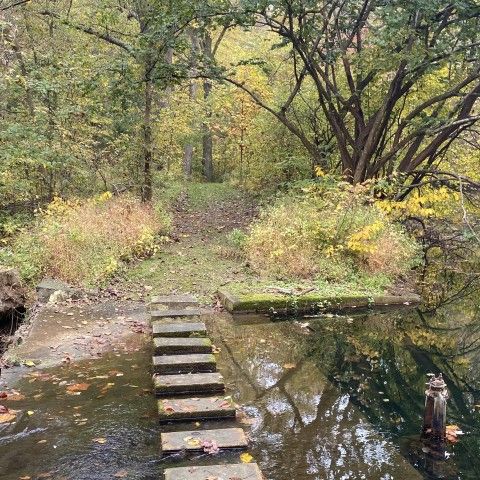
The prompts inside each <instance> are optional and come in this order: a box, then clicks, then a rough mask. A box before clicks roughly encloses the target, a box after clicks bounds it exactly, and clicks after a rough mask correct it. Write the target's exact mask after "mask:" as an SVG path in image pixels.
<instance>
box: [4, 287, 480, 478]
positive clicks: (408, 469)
mask: <svg viewBox="0 0 480 480" xmlns="http://www.w3.org/2000/svg"><path fill="white" fill-rule="evenodd" d="M208 321H209V329H210V331H211V332H212V335H211V336H212V338H213V340H214V343H215V344H216V345H217V346H218V347H220V349H221V352H220V354H219V367H220V370H221V372H222V373H223V375H224V377H225V379H226V381H227V386H228V390H229V391H228V394H231V395H232V396H233V397H234V399H235V400H236V401H237V402H238V404H240V405H242V406H243V412H244V415H243V416H242V418H241V421H242V423H243V425H242V426H243V427H244V428H245V429H246V430H247V431H248V433H249V435H250V438H251V448H250V450H249V451H250V452H251V454H252V455H253V457H254V458H255V461H257V462H258V463H259V464H260V467H261V468H262V470H263V472H264V474H265V476H266V478H267V479H268V480H324V479H332V480H340V479H368V480H376V479H378V480H380V479H381V480H389V479H395V480H397V479H398V480H403V479H408V480H410V479H412V480H414V479H422V478H431V479H440V478H442V479H462V480H467V479H468V480H470V479H471V480H473V479H476V480H477V479H478V478H480V448H479V447H480V421H479V419H480V406H479V404H480V398H479V397H480V370H479V368H478V359H479V352H480V313H479V309H478V305H477V301H476V297H475V296H472V297H470V298H465V299H462V300H459V301H457V302H455V303H451V304H449V305H448V306H446V307H444V308H443V309H440V310H439V311H437V312H436V314H435V315H433V314H432V315H427V314H423V315H422V314H420V313H419V312H417V311H416V310H400V311H399V310H397V311H389V312H385V313H381V314H380V313H379V314H369V315H366V314H357V315H355V316H338V317H337V316H325V317H321V318H318V319H302V320H300V321H295V320H293V319H289V320H286V321H276V322H272V321H270V320H269V319H268V318H266V317H240V318H235V319H232V318H231V317H229V316H227V315H217V316H215V317H213V316H212V317H211V318H210V319H208ZM306 322H308V323H309V326H307V325H306V324H305V323H306ZM150 361H151V360H150V351H149V348H148V347H145V349H144V350H142V351H139V352H136V353H130V354H116V355H114V354H112V355H110V356H107V357H104V359H102V360H96V361H89V362H80V363H78V364H71V365H66V366H63V367H59V368H55V369H50V370H44V371H41V374H39V373H38V372H35V371H31V370H29V371H27V372H26V375H25V376H24V377H23V378H21V379H20V380H19V381H18V383H17V385H16V388H17V390H18V391H19V392H20V393H21V394H22V395H24V396H25V399H23V400H22V399H21V400H18V401H15V402H9V403H8V406H9V407H10V408H14V409H16V410H18V414H17V420H16V422H14V423H10V424H2V425H0V478H1V479H2V480H18V479H20V478H25V479H27V478H31V479H32V480H34V479H41V478H51V479H56V480H74V479H75V480H77V479H78V480H90V479H91V480H99V479H110V478H111V479H115V478H128V479H143V480H149V479H152V480H153V479H159V478H161V472H162V469H163V468H165V467H166V466H181V465H189V464H192V462H195V463H197V464H201V463H211V462H215V463H222V462H231V461H239V453H236V452H230V453H228V454H225V455H223V454H221V455H218V456H216V457H213V458H212V457H211V456H209V455H206V454H204V455H203V454H202V455H196V456H194V457H192V456H189V457H185V456H183V455H175V456H170V457H167V458H162V457H161V456H160V451H159V450H160V449H159V432H160V431H161V428H165V429H178V428H179V427H178V425H177V426H166V427H160V426H158V425H157V423H156V407H155V401H154V398H153V396H152V394H151V392H150V391H149V390H150V388H151V380H150V377H149V365H150ZM430 372H432V373H437V372H443V374H444V377H445V379H446V382H447V385H448V387H449V390H450V395H451V398H450V400H449V402H448V421H449V423H452V424H456V425H458V426H459V427H460V429H461V430H463V431H464V432H465V435H464V436H462V437H460V438H459V441H458V442H457V443H456V444H455V445H451V446H450V447H449V453H450V458H449V459H448V460H447V461H446V462H437V463H432V462H429V461H427V459H426V458H425V457H424V456H422V455H423V454H422V452H421V449H420V448H419V445H418V437H419V432H420V429H421V417H422V413H423V401H424V393H423V392H424V390H425V382H426V379H427V377H426V374H427V373H430ZM72 383H74V384H79V385H82V384H88V385H89V386H88V388H87V389H86V390H81V391H79V392H78V391H77V392H75V391H73V392H72V391H70V392H69V391H68V389H67V387H68V385H70V384H72ZM79 388H85V387H84V386H83V387H79ZM0 403H4V402H3V401H0ZM226 425H231V424H230V423H228V422H221V423H215V422H210V423H203V424H202V425H201V427H200V428H207V427H214V426H226ZM182 427H184V428H185V429H187V428H198V427H196V426H195V425H193V424H191V425H188V426H186V427H185V426H182Z"/></svg>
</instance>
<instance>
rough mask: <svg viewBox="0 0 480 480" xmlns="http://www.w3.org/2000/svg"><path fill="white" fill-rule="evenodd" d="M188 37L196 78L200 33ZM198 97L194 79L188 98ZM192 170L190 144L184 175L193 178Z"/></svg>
mask: <svg viewBox="0 0 480 480" xmlns="http://www.w3.org/2000/svg"><path fill="white" fill-rule="evenodd" d="M188 35H189V37H190V42H191V44H192V46H191V54H190V61H189V67H190V74H191V76H192V77H195V75H196V74H197V55H198V52H199V50H200V44H199V38H198V32H197V30H196V29H195V28H191V29H189V32H188ZM196 96H197V83H196V81H195V80H194V79H192V80H190V83H189V86H188V97H189V99H190V100H195V98H196ZM192 169H193V144H192V143H190V142H189V143H188V144H187V145H185V147H184V149H183V174H184V175H185V177H186V178H190V177H191V176H192Z"/></svg>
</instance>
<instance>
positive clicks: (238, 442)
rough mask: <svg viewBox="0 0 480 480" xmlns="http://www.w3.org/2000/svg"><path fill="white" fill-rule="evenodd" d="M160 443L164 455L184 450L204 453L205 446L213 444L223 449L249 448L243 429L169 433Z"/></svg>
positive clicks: (161, 436)
mask: <svg viewBox="0 0 480 480" xmlns="http://www.w3.org/2000/svg"><path fill="white" fill-rule="evenodd" d="M160 441H161V445H162V452H164V453H174V452H180V451H183V450H187V451H191V452H196V451H203V449H204V447H205V446H208V445H211V444H213V445H216V446H217V447H218V448H222V449H233V448H246V447H247V446H248V440H247V436H246V435H245V432H244V431H243V430H242V429H241V428H220V429H218V430H217V429H216V430H190V431H186V432H168V433H162V434H161V435H160Z"/></svg>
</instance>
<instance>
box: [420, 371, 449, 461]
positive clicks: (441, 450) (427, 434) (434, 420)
mask: <svg viewBox="0 0 480 480" xmlns="http://www.w3.org/2000/svg"><path fill="white" fill-rule="evenodd" d="M427 385H428V388H427V390H426V391H425V413H424V415H423V428H422V440H424V442H425V443H426V444H427V446H428V448H429V450H430V453H437V455H438V454H440V455H444V454H445V440H446V420H447V399H448V390H447V385H446V383H445V381H444V380H443V377H442V374H441V373H440V374H439V375H438V377H436V376H435V375H432V376H431V378H430V381H429V382H428V383H427Z"/></svg>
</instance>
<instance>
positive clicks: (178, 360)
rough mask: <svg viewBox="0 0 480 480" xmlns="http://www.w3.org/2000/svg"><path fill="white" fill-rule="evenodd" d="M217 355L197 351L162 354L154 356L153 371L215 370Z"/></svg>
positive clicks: (166, 372)
mask: <svg viewBox="0 0 480 480" xmlns="http://www.w3.org/2000/svg"><path fill="white" fill-rule="evenodd" d="M216 370H217V360H216V359H215V355H213V354H206V353H197V354H193V355H162V356H157V357H153V371H154V372H155V373H160V374H168V373H197V372H215V371H216Z"/></svg>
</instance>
